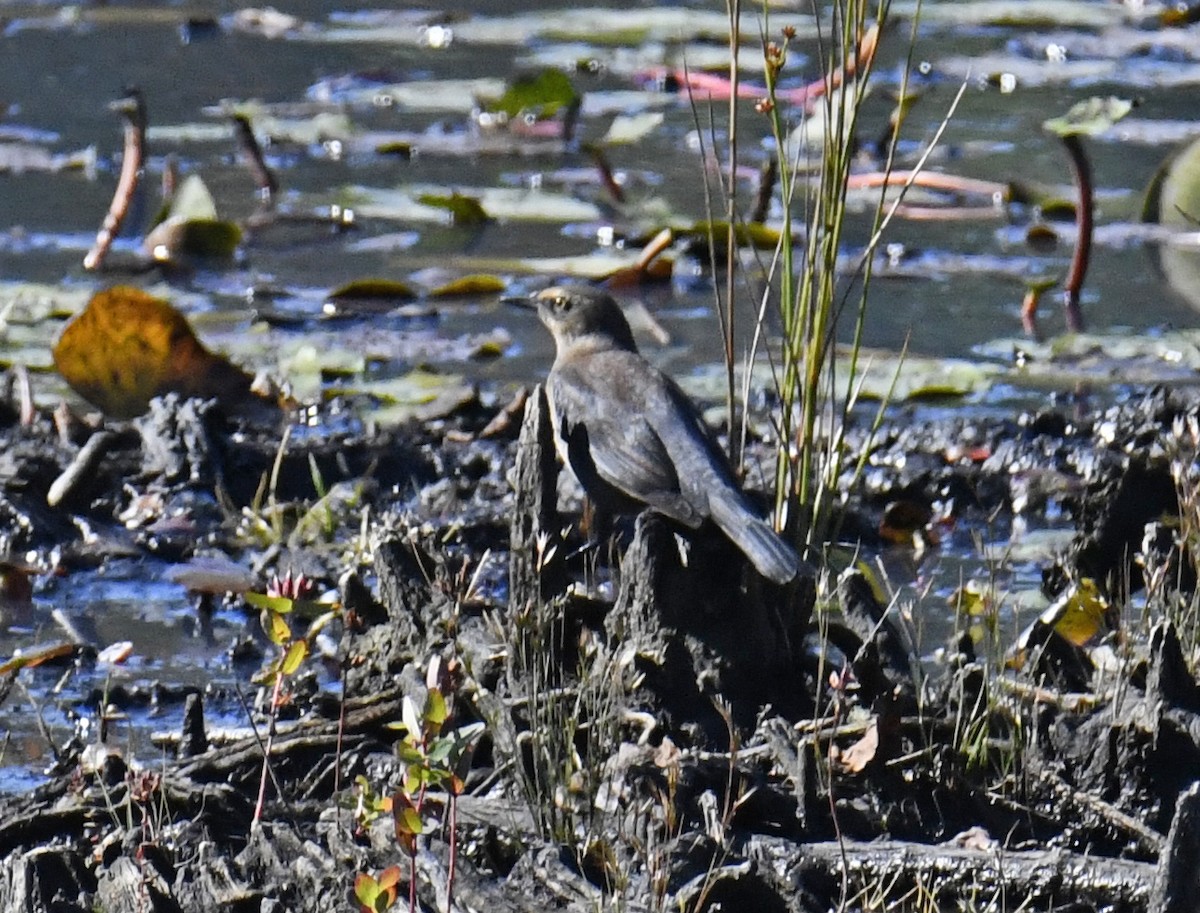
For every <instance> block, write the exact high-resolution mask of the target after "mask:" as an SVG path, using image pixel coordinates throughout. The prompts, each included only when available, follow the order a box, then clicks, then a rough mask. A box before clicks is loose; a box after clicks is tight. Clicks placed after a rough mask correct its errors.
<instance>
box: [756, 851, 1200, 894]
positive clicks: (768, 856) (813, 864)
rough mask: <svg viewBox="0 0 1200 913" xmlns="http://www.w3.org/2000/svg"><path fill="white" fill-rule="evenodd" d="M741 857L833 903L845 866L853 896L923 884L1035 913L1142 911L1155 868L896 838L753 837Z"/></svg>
mask: <svg viewBox="0 0 1200 913" xmlns="http://www.w3.org/2000/svg"><path fill="white" fill-rule="evenodd" d="M747 855H749V856H750V857H751V858H754V859H757V860H759V861H760V863H761V864H762V865H764V866H765V867H768V868H769V869H771V870H772V871H774V872H775V873H776V874H777V876H778V877H780V878H781V879H782V881H783V883H784V884H786V885H789V886H790V887H791V888H793V889H798V890H803V891H804V892H806V893H809V894H815V895H817V896H824V897H831V898H833V899H834V900H835V902H836V897H837V896H838V892H839V891H840V883H841V873H842V871H843V868H844V869H845V870H846V871H847V872H848V874H849V878H850V889H851V891H852V892H854V891H857V890H861V889H863V888H865V887H869V886H871V885H875V886H882V885H886V886H888V896H890V897H893V898H899V897H902V896H905V895H906V893H907V892H909V891H911V890H912V889H913V888H915V887H917V886H922V889H923V890H924V891H926V892H928V894H930V895H932V896H934V897H938V898H943V899H945V898H950V897H974V898H976V899H977V901H979V902H981V903H982V904H984V905H986V904H987V903H989V902H990V901H995V902H1000V901H1001V899H1002V898H1006V897H1007V898H1014V897H1016V898H1021V899H1022V900H1023V901H1024V902H1026V903H1027V904H1029V905H1030V907H1034V905H1036V908H1037V909H1042V908H1043V906H1042V905H1044V904H1053V903H1060V902H1063V901H1066V900H1073V901H1078V902H1081V903H1089V904H1095V905H1098V906H1099V905H1103V906H1105V908H1106V909H1112V910H1135V909H1138V910H1140V909H1145V908H1146V902H1147V898H1148V897H1149V894H1150V890H1151V885H1152V883H1153V881H1154V878H1155V869H1156V867H1155V866H1154V865H1153V864H1151V863H1146V862H1128V861H1126V860H1122V859H1111V858H1104V857H1095V856H1088V855H1083V854H1081V853H1072V852H1068V851H1066V850H1020V851H1014V850H1006V849H1004V848H1002V847H1000V846H999V845H996V846H995V848H994V849H969V848H967V847H963V846H956V845H954V844H952V843H951V844H938V845H935V846H930V845H922V844H918V843H909V842H899V841H894V840H877V841H873V842H871V843H862V842H858V841H853V840H847V841H843V842H841V843H839V842H837V841H828V842H822V843H795V842H792V841H785V840H780V839H778V838H775V837H767V836H759V837H754V838H752V839H751V841H750V844H749V846H748V847H747ZM852 896H853V893H852ZM1193 897H1194V895H1193Z"/></svg>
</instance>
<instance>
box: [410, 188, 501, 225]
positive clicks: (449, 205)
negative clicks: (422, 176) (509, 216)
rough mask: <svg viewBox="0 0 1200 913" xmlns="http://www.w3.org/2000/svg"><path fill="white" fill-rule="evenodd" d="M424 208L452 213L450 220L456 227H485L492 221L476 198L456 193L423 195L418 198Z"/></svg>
mask: <svg viewBox="0 0 1200 913" xmlns="http://www.w3.org/2000/svg"><path fill="white" fill-rule="evenodd" d="M417 202H418V203H420V204H421V205H422V206H432V207H434V208H435V209H444V210H446V211H447V212H448V213H450V219H451V220H452V221H453V222H454V224H455V225H483V224H485V223H487V222H490V221H491V220H492V217H491V216H489V215H488V214H487V212H486V211H485V210H484V208H483V204H482V203H480V202H479V200H477V199H476V198H475V197H468V196H465V195H463V194H461V193H458V192H455V193H452V194H450V195H449V196H443V195H440V194H435V193H423V194H421V195H420V196H419V197H417Z"/></svg>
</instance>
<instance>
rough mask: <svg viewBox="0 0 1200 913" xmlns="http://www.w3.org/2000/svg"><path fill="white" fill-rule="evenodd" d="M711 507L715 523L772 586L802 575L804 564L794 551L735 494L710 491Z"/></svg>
mask: <svg viewBox="0 0 1200 913" xmlns="http://www.w3.org/2000/svg"><path fill="white" fill-rule="evenodd" d="M708 508H709V512H710V513H711V514H712V518H713V522H715V523H716V524H717V526H719V527H720V528H721V530H722V531H723V532H724V533H725V535H726V536H728V537H729V538H730V540H731V541H732V542H733V544H734V545H736V546H737V547H738V548H740V549H741V550H742V553H743V554H744V555H745V556H746V557H747V558H749V559H750V563H751V564H753V565H754V567H755V568H756V569H757V570H758V572H759V573H760V574H762V575H763V576H764V577H766V578H767V579H768V580H770V581H771V582H772V583H779V584H783V583H787V582H788V581H790V580H792V579H793V578H794V577H795V576H796V574H797V573H799V571H800V567H801V561H800V556H799V555H797V554H796V551H795V549H793V548H792V547H791V546H790V545H788V544H787V543H786V542H784V541H783V540H782V539H780V538H779V535H778V534H777V533H776V532H775V530H773V529H772V528H771V527H770V525H769V524H768V523H767V522H766V521H765V520H763V519H761V518H760V517H757V516H755V514H754V513H753V511H751V510H750V508H749V507H747V506H746V503H745V502H744V501H743V500H742V498H741V496H740V495H738V494H737V493H736V492H734V491H731V490H722V489H717V490H715V491H710V492H709V493H708Z"/></svg>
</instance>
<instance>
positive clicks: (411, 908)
mask: <svg viewBox="0 0 1200 913" xmlns="http://www.w3.org/2000/svg"><path fill="white" fill-rule="evenodd" d="M408 913H417V847H416V844H413V851H412V852H411V853H410V854H409V856H408Z"/></svg>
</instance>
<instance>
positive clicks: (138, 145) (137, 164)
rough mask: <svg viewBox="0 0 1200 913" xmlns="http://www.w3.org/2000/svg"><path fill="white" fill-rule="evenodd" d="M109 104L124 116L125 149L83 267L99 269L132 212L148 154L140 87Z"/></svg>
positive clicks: (143, 105)
mask: <svg viewBox="0 0 1200 913" xmlns="http://www.w3.org/2000/svg"><path fill="white" fill-rule="evenodd" d="M109 108H110V109H111V110H113V111H116V112H118V113H119V114H121V115H122V116H123V117H124V118H125V149H124V152H123V153H122V156H121V176H120V178H119V179H118V180H117V189H116V191H115V192H114V193H113V199H112V203H110V204H109V207H108V213H107V215H105V217H104V223H103V224H102V225H101V226H100V231H98V232H97V233H96V241H95V243H93V244H92V249H91V250H89V251H88V252H87V256H86V257H84V258H83V268H84V269H88V270H96V269H99V268H100V267H101V266H102V265H103V264H104V258H105V257H106V256H108V251H109V248H111V247H112V243H113V239H114V238H116V236H117V233H118V232H120V230H121V225H122V223H124V221H125V216H126V215H127V214H128V213H129V206H130V203H131V202H132V201H133V195H134V193H136V192H137V185H138V181H139V180H140V178H141V175H142V163H143V161H144V160H145V155H146V102H145V99H144V98H143V97H142V93H141V90H139V89H129V90H128V91H126V93H125V95H123V96H122V97H121V98H119V99H118V100H117V101H115V102H113V103H112V104H110V105H109Z"/></svg>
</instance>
